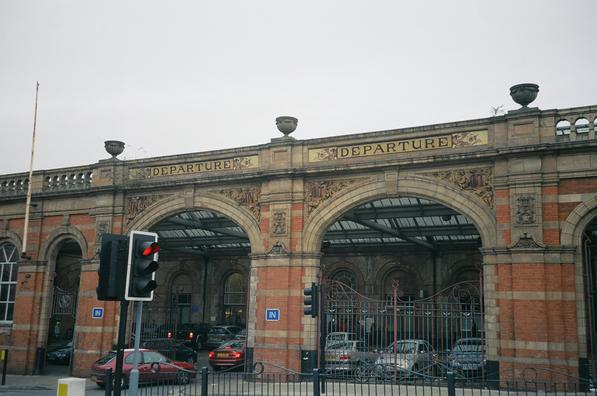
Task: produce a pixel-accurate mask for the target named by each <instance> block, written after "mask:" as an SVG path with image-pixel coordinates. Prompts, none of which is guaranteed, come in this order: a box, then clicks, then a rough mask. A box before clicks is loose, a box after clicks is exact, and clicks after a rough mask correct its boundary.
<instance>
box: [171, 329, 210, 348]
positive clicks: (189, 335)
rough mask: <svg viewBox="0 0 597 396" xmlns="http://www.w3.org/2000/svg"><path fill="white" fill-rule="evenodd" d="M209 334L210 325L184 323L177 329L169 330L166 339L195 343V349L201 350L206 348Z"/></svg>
mask: <svg viewBox="0 0 597 396" xmlns="http://www.w3.org/2000/svg"><path fill="white" fill-rule="evenodd" d="M208 332H209V325H207V324H205V323H183V324H181V325H178V326H176V327H175V329H171V330H168V331H167V333H166V337H167V338H174V339H177V340H190V341H193V343H194V345H193V348H195V349H196V350H200V349H203V348H205V345H206V342H207V334H208Z"/></svg>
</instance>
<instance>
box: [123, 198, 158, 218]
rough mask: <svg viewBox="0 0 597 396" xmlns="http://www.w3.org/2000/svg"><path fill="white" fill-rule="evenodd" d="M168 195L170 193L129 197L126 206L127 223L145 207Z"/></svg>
mask: <svg viewBox="0 0 597 396" xmlns="http://www.w3.org/2000/svg"><path fill="white" fill-rule="evenodd" d="M168 196H169V195H139V196H132V197H127V198H126V203H125V208H124V215H125V218H126V224H130V223H131V222H132V221H133V220H134V219H135V218H136V217H137V216H138V215H139V214H140V213H141V212H143V211H144V210H145V209H147V208H148V207H150V206H151V205H153V204H154V203H156V202H157V201H159V200H161V199H163V198H165V197H168Z"/></svg>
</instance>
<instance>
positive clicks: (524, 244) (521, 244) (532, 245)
mask: <svg viewBox="0 0 597 396" xmlns="http://www.w3.org/2000/svg"><path fill="white" fill-rule="evenodd" d="M544 247H545V246H544V245H542V244H540V243H538V242H537V241H535V238H533V236H532V235H529V234H527V233H526V232H524V233H523V234H522V235H521V236H520V238H518V241H517V242H516V243H515V244H514V245H512V246H510V248H512V249H542V248H544Z"/></svg>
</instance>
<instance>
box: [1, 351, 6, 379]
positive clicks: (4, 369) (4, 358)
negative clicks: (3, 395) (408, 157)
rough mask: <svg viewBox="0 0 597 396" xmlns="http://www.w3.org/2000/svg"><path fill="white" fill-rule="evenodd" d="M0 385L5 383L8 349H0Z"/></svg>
mask: <svg viewBox="0 0 597 396" xmlns="http://www.w3.org/2000/svg"><path fill="white" fill-rule="evenodd" d="M1 353H2V360H3V361H4V362H3V363H2V385H6V367H7V365H8V349H4V350H2V352H1Z"/></svg>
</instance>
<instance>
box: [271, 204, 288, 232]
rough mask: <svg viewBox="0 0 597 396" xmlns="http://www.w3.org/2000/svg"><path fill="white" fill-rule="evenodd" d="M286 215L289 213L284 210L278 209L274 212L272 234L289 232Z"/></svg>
mask: <svg viewBox="0 0 597 396" xmlns="http://www.w3.org/2000/svg"><path fill="white" fill-rule="evenodd" d="M286 217H287V213H286V211H284V210H276V211H274V212H273V213H272V235H277V236H283V235H287V234H288V227H287V221H286Z"/></svg>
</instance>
